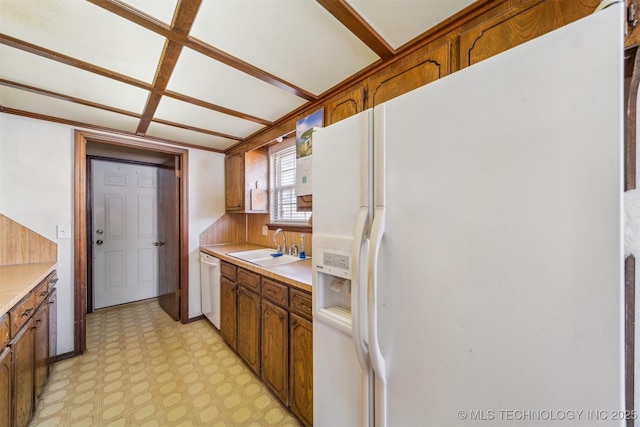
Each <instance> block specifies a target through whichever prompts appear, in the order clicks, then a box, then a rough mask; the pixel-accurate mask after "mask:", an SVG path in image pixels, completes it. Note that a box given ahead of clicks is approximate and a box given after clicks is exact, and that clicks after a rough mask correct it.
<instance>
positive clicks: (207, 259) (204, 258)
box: [200, 254, 220, 267]
mask: <svg viewBox="0 0 640 427" xmlns="http://www.w3.org/2000/svg"><path fill="white" fill-rule="evenodd" d="M200 262H201V263H203V264H207V265H211V266H213V267H217V266H219V265H220V260H219V259H218V258H215V257H212V256H210V255H205V254H200Z"/></svg>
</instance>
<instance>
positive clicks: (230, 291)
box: [220, 270, 238, 350]
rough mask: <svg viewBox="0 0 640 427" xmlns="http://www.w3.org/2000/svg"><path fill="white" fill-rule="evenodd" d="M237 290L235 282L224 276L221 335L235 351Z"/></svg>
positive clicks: (221, 281)
mask: <svg viewBox="0 0 640 427" xmlns="http://www.w3.org/2000/svg"><path fill="white" fill-rule="evenodd" d="M234 271H235V270H234ZM236 289H237V285H236V284H235V282H232V281H231V280H229V279H228V278H226V277H224V276H222V277H221V278H220V334H221V335H222V338H224V340H225V341H226V342H227V344H229V346H230V347H231V348H232V349H234V350H237V349H238V339H237V330H238V328H237V322H238V321H237V318H238V295H237V293H236Z"/></svg>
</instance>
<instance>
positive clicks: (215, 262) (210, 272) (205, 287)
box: [200, 252, 220, 329]
mask: <svg viewBox="0 0 640 427" xmlns="http://www.w3.org/2000/svg"><path fill="white" fill-rule="evenodd" d="M200 289H201V292H202V296H201V298H202V314H203V315H204V316H205V317H206V318H207V319H209V320H210V321H211V323H213V325H214V326H215V327H216V328H218V329H220V260H219V259H218V258H216V257H214V256H211V255H209V254H206V253H204V252H200Z"/></svg>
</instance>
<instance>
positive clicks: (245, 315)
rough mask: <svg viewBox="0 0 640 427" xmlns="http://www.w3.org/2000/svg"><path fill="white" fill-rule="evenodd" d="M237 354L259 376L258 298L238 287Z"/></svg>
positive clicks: (242, 287)
mask: <svg viewBox="0 0 640 427" xmlns="http://www.w3.org/2000/svg"><path fill="white" fill-rule="evenodd" d="M238 354H240V357H242V358H243V359H244V361H245V362H247V364H248V365H249V367H250V368H251V369H253V371H254V372H255V373H256V374H258V375H260V297H259V296H258V295H256V294H254V293H253V292H251V291H250V290H248V289H246V288H245V287H244V286H238Z"/></svg>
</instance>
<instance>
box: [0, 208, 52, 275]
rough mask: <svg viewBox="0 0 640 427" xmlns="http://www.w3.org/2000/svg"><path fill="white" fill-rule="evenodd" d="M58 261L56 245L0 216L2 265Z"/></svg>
mask: <svg viewBox="0 0 640 427" xmlns="http://www.w3.org/2000/svg"><path fill="white" fill-rule="evenodd" d="M57 260H58V245H57V244H56V243H54V242H52V241H51V240H49V239H47V238H46V237H44V236H41V235H40V234H38V233H36V232H35V231H32V230H30V229H28V228H27V227H25V226H23V225H21V224H19V223H17V222H16V221H14V220H12V219H10V218H7V217H6V216H4V215H2V214H0V265H15V264H30V263H39V262H56V261H57Z"/></svg>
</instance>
